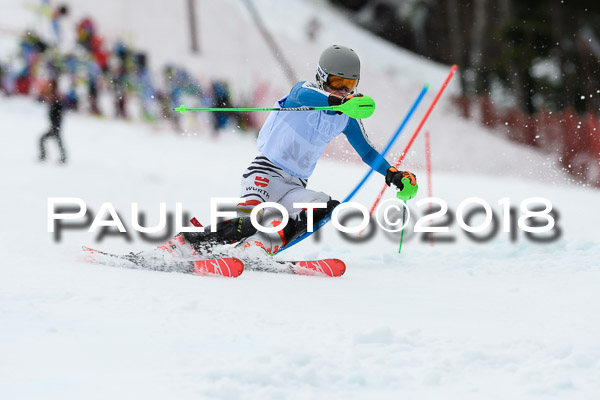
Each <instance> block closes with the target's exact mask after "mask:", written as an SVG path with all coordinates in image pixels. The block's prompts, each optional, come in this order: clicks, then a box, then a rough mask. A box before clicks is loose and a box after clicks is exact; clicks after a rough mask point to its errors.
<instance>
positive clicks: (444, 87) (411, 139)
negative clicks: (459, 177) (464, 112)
mask: <svg viewBox="0 0 600 400" xmlns="http://www.w3.org/2000/svg"><path fill="white" fill-rule="evenodd" d="M457 68H458V67H457V66H456V65H453V66H452V68H450V72H449V73H448V76H447V77H446V80H445V81H444V83H443V84H442V87H441V88H440V90H439V91H438V93H437V94H436V96H435V98H434V99H433V101H432V102H431V105H430V106H429V108H428V109H427V112H426V113H425V115H424V116H423V119H422V120H421V123H420V124H419V126H418V127H417V130H416V131H415V133H414V134H413V135H412V137H411V138H410V140H409V142H408V144H407V145H406V148H405V149H404V151H402V153H400V157H398V160H397V161H396V164H395V167H396V168H398V167H399V166H400V164H401V163H402V161H403V160H404V157H405V156H406V154H407V153H408V150H409V149H410V147H411V146H412V144H413V142H414V141H415V139H416V138H417V135H418V134H419V132H420V131H421V128H422V127H423V125H424V124H425V121H427V118H428V117H429V114H431V111H432V110H433V108H434V107H435V105H436V104H437V101H438V100H439V98H440V96H441V95H442V93H443V92H444V89H446V86H448V83H449V82H450V79H452V76H453V75H454V72H455V71H456V69H457ZM385 189H387V185H385V184H384V185H383V188H382V189H381V192H379V195H378V196H377V199H376V200H375V202H374V203H373V206H372V207H371V210H369V215H373V211H374V210H375V208H377V205H378V204H379V202H380V201H381V198H382V197H383V193H384V192H385ZM361 233H362V232H361Z"/></svg>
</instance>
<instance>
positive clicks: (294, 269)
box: [244, 258, 346, 277]
mask: <svg viewBox="0 0 600 400" xmlns="http://www.w3.org/2000/svg"><path fill="white" fill-rule="evenodd" d="M244 265H245V267H246V269H247V270H248V271H262V272H273V273H284V274H285V273H287V274H296V275H314V276H331V277H338V276H342V275H344V273H345V272H346V264H344V262H343V261H342V260H339V259H337V258H326V259H322V260H312V261H279V260H273V259H270V260H269V259H267V260H263V259H260V260H259V259H257V260H244Z"/></svg>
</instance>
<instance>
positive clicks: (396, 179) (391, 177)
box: [385, 167, 417, 191]
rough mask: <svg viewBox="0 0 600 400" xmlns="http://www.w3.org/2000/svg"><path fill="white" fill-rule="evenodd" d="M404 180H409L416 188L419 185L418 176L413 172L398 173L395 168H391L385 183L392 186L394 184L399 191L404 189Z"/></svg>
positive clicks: (386, 175)
mask: <svg viewBox="0 0 600 400" xmlns="http://www.w3.org/2000/svg"><path fill="white" fill-rule="evenodd" d="M402 178H408V179H409V181H410V184H411V185H413V186H415V185H416V184H417V176H416V175H415V174H413V173H412V172H408V171H398V170H397V169H396V168H394V167H390V168H388V170H387V173H386V174H385V183H386V184H387V185H388V186H390V184H392V183H393V184H394V186H396V187H397V188H398V189H399V190H401V191H402V190H403V189H404V183H403V182H402Z"/></svg>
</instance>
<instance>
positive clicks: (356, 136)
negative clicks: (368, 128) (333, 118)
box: [344, 118, 391, 176]
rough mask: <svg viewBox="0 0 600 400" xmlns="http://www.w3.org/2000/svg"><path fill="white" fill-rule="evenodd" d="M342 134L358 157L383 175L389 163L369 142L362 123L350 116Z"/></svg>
mask: <svg viewBox="0 0 600 400" xmlns="http://www.w3.org/2000/svg"><path fill="white" fill-rule="evenodd" d="M344 134H345V135H346V137H347V138H348V142H350V144H351V145H352V147H353V148H354V150H356V152H357V153H358V154H359V155H360V158H362V160H363V161H364V162H365V163H366V164H368V165H370V166H371V168H373V169H374V170H375V171H377V172H379V173H380V174H381V175H383V176H385V175H386V173H387V170H388V168H390V167H391V165H390V164H389V163H388V162H387V161H386V160H385V158H383V156H382V155H381V154H379V152H378V151H377V150H375V148H374V147H373V145H372V144H371V143H370V142H369V139H368V137H367V134H366V133H365V129H364V127H363V125H362V123H361V122H360V121H358V120H356V119H353V118H350V120H349V121H348V125H347V126H346V129H344Z"/></svg>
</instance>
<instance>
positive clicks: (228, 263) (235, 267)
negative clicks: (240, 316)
mask: <svg viewBox="0 0 600 400" xmlns="http://www.w3.org/2000/svg"><path fill="white" fill-rule="evenodd" d="M82 249H83V252H84V253H85V261H88V262H92V263H97V264H103V265H110V266H114V267H124V268H133V269H147V270H152V271H164V272H180V273H186V274H194V275H212V276H226V277H230V278H237V277H238V276H240V275H241V274H242V272H244V263H242V262H241V261H240V260H239V259H237V258H234V257H222V258H214V259H208V260H190V261H187V260H181V261H179V260H177V261H176V260H172V261H171V260H169V261H166V260H165V259H163V258H162V257H144V256H142V255H140V254H139V253H138V254H135V253H129V254H124V255H119V254H112V253H107V252H104V251H100V250H96V249H91V248H89V247H85V246H83V247H82Z"/></svg>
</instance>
